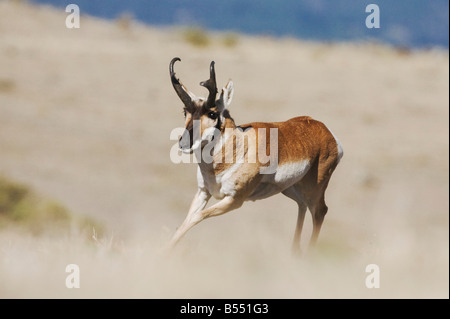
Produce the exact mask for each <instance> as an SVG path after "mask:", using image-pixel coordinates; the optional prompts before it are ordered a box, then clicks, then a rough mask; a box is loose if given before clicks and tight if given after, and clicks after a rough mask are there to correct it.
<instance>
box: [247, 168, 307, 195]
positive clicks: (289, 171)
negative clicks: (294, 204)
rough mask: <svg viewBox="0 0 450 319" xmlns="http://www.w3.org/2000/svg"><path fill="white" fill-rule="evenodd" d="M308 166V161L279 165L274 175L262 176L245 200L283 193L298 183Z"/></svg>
mask: <svg viewBox="0 0 450 319" xmlns="http://www.w3.org/2000/svg"><path fill="white" fill-rule="evenodd" d="M310 166H311V165H310V162H309V161H308V160H303V161H299V162H293V163H288V164H283V165H279V166H278V167H277V170H276V172H275V173H274V174H267V175H264V177H263V179H262V180H261V183H260V184H259V185H258V186H257V187H256V189H255V190H254V191H253V193H252V194H251V195H250V196H249V198H248V199H247V200H253V201H254V200H257V199H263V198H267V197H270V196H273V195H275V194H278V193H280V192H282V191H284V190H285V189H287V188H289V187H291V186H292V185H294V184H296V183H298V182H299V181H300V180H301V179H302V178H303V176H305V174H306V173H307V172H308V170H309V168H310Z"/></svg>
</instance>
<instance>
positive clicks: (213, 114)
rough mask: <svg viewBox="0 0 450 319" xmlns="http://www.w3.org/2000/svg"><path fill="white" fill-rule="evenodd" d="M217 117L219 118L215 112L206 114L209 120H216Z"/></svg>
mask: <svg viewBox="0 0 450 319" xmlns="http://www.w3.org/2000/svg"><path fill="white" fill-rule="evenodd" d="M218 116H219V114H218V113H216V112H209V113H208V117H209V118H210V119H211V120H216V119H217V117H218Z"/></svg>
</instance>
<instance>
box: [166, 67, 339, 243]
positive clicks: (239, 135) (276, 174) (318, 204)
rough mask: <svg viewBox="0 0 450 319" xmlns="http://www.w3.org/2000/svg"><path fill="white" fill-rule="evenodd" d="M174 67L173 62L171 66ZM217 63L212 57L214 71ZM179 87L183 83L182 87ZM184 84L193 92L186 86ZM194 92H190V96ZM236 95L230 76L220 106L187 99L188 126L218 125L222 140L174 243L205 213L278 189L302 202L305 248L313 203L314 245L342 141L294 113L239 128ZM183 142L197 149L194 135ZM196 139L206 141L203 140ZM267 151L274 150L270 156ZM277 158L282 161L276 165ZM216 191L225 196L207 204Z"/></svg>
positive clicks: (201, 170)
mask: <svg viewBox="0 0 450 319" xmlns="http://www.w3.org/2000/svg"><path fill="white" fill-rule="evenodd" d="M174 60H176V59H174ZM174 60H172V61H174ZM172 66H173V65H172V64H171V68H172ZM213 66H214V63H213V62H212V63H211V70H212V71H213V70H214V69H213ZM171 71H172V70H171ZM211 74H212V75H211V77H210V80H209V81H213V82H210V83H214V85H215V74H213V72H211ZM172 81H173V82H174V81H175V86H174V87H176V84H177V82H176V81H177V80H176V79H175V80H172ZM176 89H179V88H178V87H176ZM182 89H183V90H185V91H187V89H186V88H185V87H184V86H183V87H182ZM209 91H210V97H211V94H213V93H214V89H211V87H209ZM187 92H188V91H187ZM178 93H179V95H180V97H183V98H185V94H184V93H183V92H181V93H180V90H178ZM191 94H192V93H190V92H189V95H190V96H191ZM232 96H233V83H232V82H231V81H229V82H228V84H227V85H226V86H225V87H224V88H223V89H222V93H221V95H220V98H219V99H217V100H216V102H215V105H213V104H214V103H213V104H211V103H207V102H206V100H205V99H203V98H192V101H187V102H186V104H187V105H188V106H189V108H188V107H187V106H186V110H187V111H188V114H187V115H186V123H185V127H186V131H189V130H190V131H191V132H192V123H193V121H194V120H200V121H201V135H202V136H203V134H204V132H205V130H207V129H208V128H214V127H220V133H221V134H220V137H218V138H217V140H215V141H214V143H216V144H214V145H215V146H214V149H213V154H214V156H213V162H212V163H208V162H207V161H203V160H202V161H200V163H199V166H198V173H197V179H198V191H197V194H196V195H195V197H194V199H193V201H192V204H191V207H190V209H189V212H188V214H187V216H186V218H185V220H184V222H183V223H182V225H181V226H180V227H179V228H178V230H177V231H176V233H175V235H174V236H173V238H172V241H171V246H174V245H175V244H176V243H177V242H178V241H179V240H180V239H181V238H182V237H183V236H184V235H185V234H186V232H187V231H188V230H189V229H191V228H192V227H193V226H195V225H196V224H198V223H199V222H201V221H202V220H203V219H205V218H209V217H213V216H218V215H221V214H225V213H227V212H229V211H231V210H233V209H236V208H239V207H240V206H241V205H242V204H243V203H244V202H245V201H247V200H258V199H263V198H267V197H270V196H273V195H275V194H278V193H282V194H283V195H285V196H287V197H289V198H291V199H293V200H294V201H296V203H297V204H298V218H297V224H296V230H295V235H294V242H293V248H294V250H299V248H300V237H301V232H302V227H303V220H304V217H305V212H306V209H307V208H308V209H309V210H310V212H311V214H312V217H313V233H312V235H311V240H310V244H314V243H315V242H316V241H317V237H318V235H319V232H320V229H321V226H322V222H323V219H324V217H325V214H326V213H327V211H328V207H327V206H326V204H325V190H326V188H327V186H328V182H329V180H330V177H331V175H332V173H333V171H334V169H335V168H336V166H337V164H338V163H339V161H340V159H341V157H342V155H343V151H342V147H341V145H340V144H339V143H338V141H337V140H336V138H335V137H334V136H333V134H332V133H331V132H330V131H329V130H328V129H327V128H326V126H325V125H324V124H323V123H321V122H319V121H316V120H313V119H312V118H310V117H308V116H302V117H296V118H292V119H290V120H288V121H285V122H273V123H263V122H255V123H249V124H246V125H242V126H240V127H237V126H236V125H235V123H234V120H233V119H232V118H231V117H230V115H229V112H228V110H227V106H228V105H229V104H230V102H231V99H232ZM208 100H209V98H208ZM209 101H211V100H209ZM212 101H214V100H212ZM210 112H216V113H217V114H220V117H218V118H217V119H214V116H213V118H210ZM213 115H214V114H213ZM219 121H221V122H219ZM271 129H276V131H277V134H278V139H277V140H276V141H277V142H278V148H277V149H276V151H277V152H274V153H276V154H273V153H272V152H270V151H271V147H270V146H271V140H270V134H271ZM186 131H185V132H186ZM263 132H265V137H264V134H263ZM181 141H183V143H182V146H183V147H184V148H186V147H188V146H189V145H190V147H191V149H192V148H194V147H193V146H192V145H194V141H193V140H192V139H191V141H189V143H191V144H189V145H188V144H187V142H188V139H187V137H184V138H182V139H180V145H181ZM195 143H196V145H202V142H200V140H198V141H196V142H195ZM259 146H265V150H266V154H258V152H259V151H260V150H261V148H260V147H259ZM272 146H273V145H272ZM180 147H181V146H180ZM200 147H201V146H200ZM262 149H264V148H262ZM261 151H263V150H261ZM267 152H270V157H268V155H269V154H267ZM260 155H267V156H266V158H264V156H263V157H261V159H262V160H264V159H270V161H268V162H267V163H262V162H261V161H260ZM273 163H275V164H276V165H275V166H272V165H273ZM264 168H270V169H273V170H270V171H269V173H267V170H266V171H265V172H264V171H262V169H264ZM211 196H214V197H215V198H217V199H219V200H220V201H219V202H218V203H216V204H215V205H212V206H211V207H209V208H205V207H206V204H207V202H208V200H209V199H210V198H211Z"/></svg>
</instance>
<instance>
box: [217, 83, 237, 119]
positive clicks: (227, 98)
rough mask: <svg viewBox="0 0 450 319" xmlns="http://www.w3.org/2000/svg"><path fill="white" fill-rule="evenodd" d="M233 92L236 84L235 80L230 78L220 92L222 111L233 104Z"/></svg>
mask: <svg viewBox="0 0 450 319" xmlns="http://www.w3.org/2000/svg"><path fill="white" fill-rule="evenodd" d="M233 93H234V85H233V81H231V80H229V81H228V83H227V85H225V87H224V88H223V89H222V92H221V93H220V98H219V100H220V108H221V109H220V111H223V110H225V109H227V108H228V106H229V105H230V104H231V100H232V99H233Z"/></svg>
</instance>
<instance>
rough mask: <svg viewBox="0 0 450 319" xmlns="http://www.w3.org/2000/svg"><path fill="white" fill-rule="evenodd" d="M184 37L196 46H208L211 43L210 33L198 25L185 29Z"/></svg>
mask: <svg viewBox="0 0 450 319" xmlns="http://www.w3.org/2000/svg"><path fill="white" fill-rule="evenodd" d="M183 37H184V39H185V41H186V42H188V43H189V44H191V45H193V46H195V47H207V46H208V45H209V44H210V43H211V40H210V38H209V35H208V33H207V32H206V31H205V30H203V29H201V28H198V27H192V28H188V29H186V30H184V32H183Z"/></svg>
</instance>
